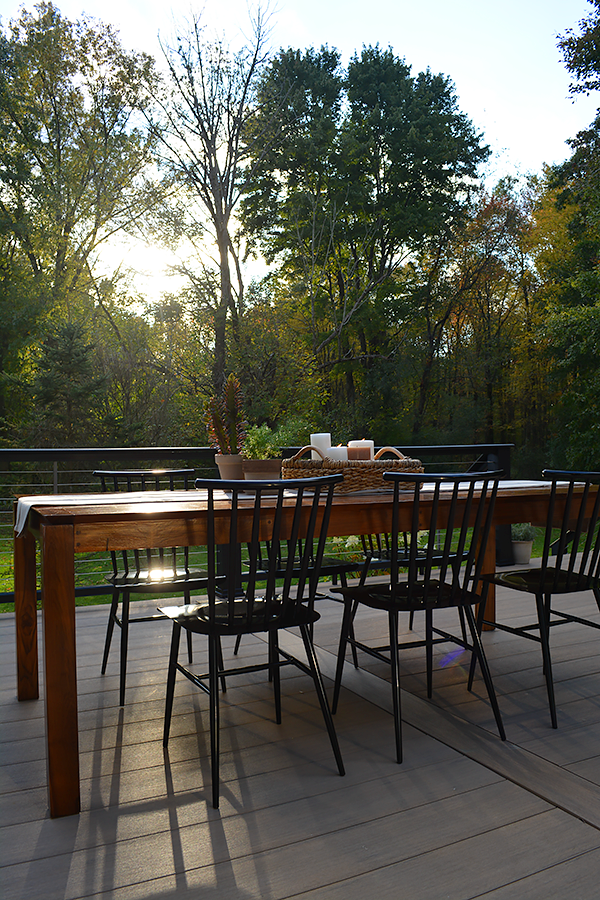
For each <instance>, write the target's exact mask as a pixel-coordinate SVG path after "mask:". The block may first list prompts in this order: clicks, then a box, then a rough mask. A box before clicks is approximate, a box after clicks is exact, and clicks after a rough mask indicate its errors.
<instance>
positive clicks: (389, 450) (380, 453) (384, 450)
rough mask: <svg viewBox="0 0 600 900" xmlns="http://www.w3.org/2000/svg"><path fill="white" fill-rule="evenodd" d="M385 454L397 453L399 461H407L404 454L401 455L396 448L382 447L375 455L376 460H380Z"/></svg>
mask: <svg viewBox="0 0 600 900" xmlns="http://www.w3.org/2000/svg"><path fill="white" fill-rule="evenodd" d="M384 453H395V454H396V456H397V457H398V458H399V459H407V457H406V456H405V455H404V453H400V451H399V450H396V448H395V447H382V448H381V450H378V451H377V453H376V454H375V459H380V458H381V457H382V456H383V454H384Z"/></svg>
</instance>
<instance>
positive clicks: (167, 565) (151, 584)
mask: <svg viewBox="0 0 600 900" xmlns="http://www.w3.org/2000/svg"><path fill="white" fill-rule="evenodd" d="M93 474H94V476H95V477H97V478H99V479H100V486H101V489H102V491H103V492H106V491H111V490H112V491H115V492H119V493H120V492H122V491H128V492H137V491H146V490H155V491H158V490H171V491H173V490H176V489H179V486H180V485H181V489H182V490H189V489H191V487H192V484H193V479H194V477H195V474H196V472H195V469H97V470H96V471H95V472H94V473H93ZM110 556H111V562H112V574H110V575H107V581H108V582H109V584H111V585H112V587H113V593H112V599H111V605H110V611H109V615H108V625H107V628H106V638H105V641H104V652H103V655H102V668H101V672H102V674H103V675H104V674H105V673H106V668H107V665H108V657H109V653H110V647H111V642H112V637H113V633H114V628H115V625H116V626H118V628H120V629H121V641H120V657H119V704H120V705H121V706H123V705H124V703H125V686H126V680H127V653H128V646H129V626H130V625H132V624H138V623H140V622H156V621H159V620H164V619H166V618H167V617H166V616H165V615H163V614H162V613H158V612H156V613H152V614H149V615H139V616H138V615H136V616H132V615H131V614H130V594H132V593H146V594H156V593H165V594H172V593H182V594H183V599H184V601H185V602H186V603H189V602H190V599H191V592H192V591H197V590H202V589H203V588H204V587H205V586H206V577H207V576H206V572H199V571H193V570H191V569H190V566H189V548H188V547H179V548H178V547H170V548H168V549H165V548H157V549H152V548H143V549H134V550H131V551H128V550H123V551H121V553H120V554H117V553H116V552H115V551H111V554H110ZM156 571H160V572H161V573H162V575H161V577H160V578H157V577H156V575H151V574H150V573H151V572H156ZM119 602H121V615H120V616H119V614H118V608H119ZM187 650H188V659H189V661H190V662H191V661H192V640H191V635H188V641H187Z"/></svg>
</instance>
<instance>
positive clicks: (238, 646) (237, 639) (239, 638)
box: [233, 634, 242, 656]
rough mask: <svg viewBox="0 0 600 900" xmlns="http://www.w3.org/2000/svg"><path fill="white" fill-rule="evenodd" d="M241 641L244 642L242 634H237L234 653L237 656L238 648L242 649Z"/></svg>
mask: <svg viewBox="0 0 600 900" xmlns="http://www.w3.org/2000/svg"><path fill="white" fill-rule="evenodd" d="M241 643H242V636H241V634H238V636H237V637H236V639H235V647H234V648H233V655H234V656H237V654H238V650H239V649H240V644H241Z"/></svg>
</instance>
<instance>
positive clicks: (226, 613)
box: [161, 475, 344, 808]
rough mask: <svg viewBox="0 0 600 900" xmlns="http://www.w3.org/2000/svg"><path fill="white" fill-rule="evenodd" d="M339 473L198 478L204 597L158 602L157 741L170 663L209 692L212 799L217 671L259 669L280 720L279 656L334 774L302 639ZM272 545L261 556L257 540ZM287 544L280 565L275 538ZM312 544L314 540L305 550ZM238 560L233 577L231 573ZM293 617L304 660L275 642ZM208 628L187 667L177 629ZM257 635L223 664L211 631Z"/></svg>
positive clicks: (215, 792) (306, 636)
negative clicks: (253, 659)
mask: <svg viewBox="0 0 600 900" xmlns="http://www.w3.org/2000/svg"><path fill="white" fill-rule="evenodd" d="M341 479H342V476H341V475H330V476H326V477H324V478H301V479H289V480H285V481H274V482H268V481H224V480H212V479H198V480H197V481H196V486H197V488H198V489H199V490H202V491H205V492H206V496H207V505H208V509H207V554H208V555H207V568H208V588H207V597H206V598H203V599H202V600H200V601H199V602H198V603H194V604H191V605H190V606H187V607H183V608H178V607H174V608H168V607H162V608H161V612H163V613H164V614H166V615H168V616H169V617H170V618H172V619H173V639H172V644H171V655H170V658H169V667H168V675H167V698H166V709H165V727H164V736H163V743H164V746H165V747H166V746H167V743H168V740H169V731H170V724H171V714H172V710H173V695H174V690H175V680H176V676H177V672H179V673H181V674H182V675H184V676H185V677H186V678H188V679H189V680H190V681H191V682H192V683H193V684H195V685H196V686H197V687H198V688H200V689H201V690H203V691H204V692H205V693H207V694H208V695H209V698H210V701H209V708H210V735H211V770H212V801H213V806H214V807H215V808H217V807H218V805H219V689H218V682H219V680H221V682H222V683H224V679H225V677H226V676H233V675H240V674H245V673H249V672H256V671H262V670H266V671H268V672H269V674H270V676H271V681H272V682H273V691H274V699H275V715H276V720H277V722H278V723H280V722H281V685H280V668H281V666H285V665H289V664H292V665H294V666H296V667H298V668H299V669H300V670H301V671H303V672H305V673H307V674H309V675H310V676H311V677H312V679H313V682H314V685H315V689H316V691H317V696H318V699H319V703H320V706H321V711H322V713H323V717H324V720H325V724H326V727H327V731H328V733H329V739H330V742H331V746H332V748H333V752H334V756H335V759H336V763H337V767H338V771H339V773H340V775H343V774H344V767H343V763H342V757H341V754H340V750H339V746H338V742H337V737H336V734H335V730H334V726H333V721H332V718H331V713H330V710H329V705H328V702H327V697H326V695H325V689H324V686H323V681H322V678H321V674H320V671H319V667H318V663H317V658H316V655H315V652H314V647H313V642H312V629H313V625H314V623H315V622H316V621H317V620H318V619H319V614H318V613H317V612H316V611H315V609H314V599H315V594H316V590H317V585H318V578H319V565H320V562H321V560H322V557H323V550H324V547H325V540H326V536H327V525H328V521H329V513H330V509H331V502H332V499H333V490H334V487H335V485H336V483H337V482H338V481H341ZM263 541H268V542H269V546H270V547H271V548H272V549H271V553H270V556H269V559H268V564H267V565H266V566H265V560H264V557H262V558H261V556H260V553H261V551H262V550H264V547H262V548H261V542H263ZM282 543H285V544H286V546H287V547H288V548H289V554H288V564H287V566H286V567H285V569H284V570H282V568H281V559H280V557H279V555H278V552H277V551H278V548H279V546H280V545H281V544H282ZM313 548H314V550H313ZM242 565H243V567H244V570H245V572H244V576H243V580H242V579H241V578H240V574H241V569H242ZM292 627H298V628H299V629H300V634H301V636H302V640H303V643H304V648H305V651H306V657H307V663H306V662H304V661H302V660H300V659H298V658H296V657H294V656H293V655H292V654H291V653H289V652H287V651H286V650H284V649H282V648H280V646H279V641H278V632H279V630H281V629H283V628H292ZM182 628H183V629H185V630H186V631H188V632H196V633H200V634H204V635H206V637H207V638H208V651H209V652H208V672H206V673H201V674H197V673H195V672H193V671H192V670H191V669H189V668H187V667H186V666H184V665H181V664H180V663H179V662H178V655H179V641H180V635H181V629H182ZM257 633H262V634H266V635H267V638H268V640H267V644H268V654H267V660H266V661H265V662H261V663H258V664H255V665H248V666H234V667H231V668H228V669H226V668H225V667H224V664H223V661H222V655H221V650H220V646H221V638H222V637H225V636H236V637H237V636H238V635H241V634H257Z"/></svg>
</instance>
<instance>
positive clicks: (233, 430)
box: [205, 374, 248, 455]
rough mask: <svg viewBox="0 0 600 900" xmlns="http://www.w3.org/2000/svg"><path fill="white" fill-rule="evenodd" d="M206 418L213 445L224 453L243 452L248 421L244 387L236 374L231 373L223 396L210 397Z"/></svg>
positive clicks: (209, 437) (209, 436) (210, 441)
mask: <svg viewBox="0 0 600 900" xmlns="http://www.w3.org/2000/svg"><path fill="white" fill-rule="evenodd" d="M205 420H206V427H207V429H208V440H209V443H210V446H211V447H214V448H215V449H216V450H218V451H219V452H220V453H222V454H224V455H226V454H230V453H241V452H242V447H243V446H244V441H245V438H246V429H247V424H248V423H247V421H246V416H245V415H244V408H243V398H242V388H241V385H240V382H239V380H238V378H236V376H235V375H233V374H231V375H230V376H229V378H228V379H227V381H226V382H225V386H224V388H223V395H222V397H211V398H210V400H209V401H208V403H207V404H206V408H205Z"/></svg>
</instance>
